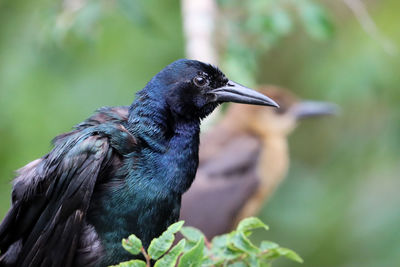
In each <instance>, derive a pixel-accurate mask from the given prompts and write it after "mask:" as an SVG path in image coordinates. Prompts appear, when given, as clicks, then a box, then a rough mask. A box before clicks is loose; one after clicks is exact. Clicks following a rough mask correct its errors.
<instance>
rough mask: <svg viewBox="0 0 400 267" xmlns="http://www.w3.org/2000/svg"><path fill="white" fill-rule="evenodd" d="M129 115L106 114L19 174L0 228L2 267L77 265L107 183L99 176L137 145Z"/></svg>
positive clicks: (120, 110) (63, 138)
mask: <svg viewBox="0 0 400 267" xmlns="http://www.w3.org/2000/svg"><path fill="white" fill-rule="evenodd" d="M125 111H126V112H127V108H126V107H122V108H109V109H106V108H103V109H101V110H100V111H99V112H98V114H96V115H94V116H93V117H91V118H90V119H88V120H87V121H86V122H84V123H82V124H80V125H78V126H77V130H74V131H71V132H70V133H66V134H63V135H61V136H59V137H57V138H56V139H55V140H54V144H55V147H54V148H53V150H52V151H51V152H50V153H49V154H47V155H46V156H44V157H42V158H41V159H38V160H35V161H33V162H31V163H29V164H28V165H26V166H25V167H23V168H22V169H20V170H19V171H18V176H17V177H16V178H15V180H14V186H13V192H12V206H11V208H10V210H9V212H8V213H7V215H6V217H5V218H4V219H3V222H2V223H1V225H0V250H1V252H2V255H0V266H3V265H4V266H57V267H58V266H72V265H73V264H74V260H75V259H74V257H75V255H76V253H77V251H78V250H79V249H80V243H82V242H85V241H84V240H82V239H81V236H80V235H81V233H82V231H86V230H85V229H86V228H88V225H87V224H86V221H85V216H86V213H87V210H88V208H89V205H90V200H91V197H92V194H93V191H94V188H95V185H96V183H98V181H99V180H102V179H107V177H106V178H104V177H100V176H101V175H102V172H103V171H104V169H106V168H111V167H112V166H111V165H112V164H111V163H110V162H114V161H118V160H116V159H115V158H116V155H117V154H118V156H117V157H120V155H121V154H122V155H123V154H124V153H128V152H130V151H131V149H132V148H133V147H134V146H135V144H136V142H135V139H134V138H133V136H131V135H130V133H129V132H128V131H127V130H126V129H125V128H124V126H123V121H124V120H126V117H123V115H124V114H125ZM99 113H102V114H103V115H99ZM96 116H97V117H96ZM107 118H108V119H107ZM121 143H122V144H121ZM110 166H111V167H110ZM107 171H108V172H106V173H110V170H107ZM89 228H90V227H89ZM89 228H88V229H89ZM90 229H91V228H90ZM91 238H92V237H91ZM96 247H99V246H96ZM86 254H87V253H86ZM78 260H79V261H84V260H83V259H78ZM89 260H91V259H89Z"/></svg>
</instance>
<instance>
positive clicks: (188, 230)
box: [180, 226, 204, 243]
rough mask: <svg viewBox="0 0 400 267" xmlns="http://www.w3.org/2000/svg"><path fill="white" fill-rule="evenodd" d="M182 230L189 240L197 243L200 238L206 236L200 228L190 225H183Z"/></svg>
mask: <svg viewBox="0 0 400 267" xmlns="http://www.w3.org/2000/svg"><path fill="white" fill-rule="evenodd" d="M180 232H181V234H182V235H183V236H184V237H185V238H186V239H187V240H189V241H191V242H196V243H197V242H198V241H199V240H200V238H202V237H204V235H203V233H202V232H200V230H198V229H196V228H194V227H190V226H186V227H182V229H181V230H180Z"/></svg>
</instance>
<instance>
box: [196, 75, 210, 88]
mask: <svg viewBox="0 0 400 267" xmlns="http://www.w3.org/2000/svg"><path fill="white" fill-rule="evenodd" d="M193 82H194V84H195V85H196V86H198V87H202V86H204V85H206V84H207V83H208V81H207V79H206V78H205V77H203V76H197V77H195V78H194V79H193Z"/></svg>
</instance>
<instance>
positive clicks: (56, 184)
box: [0, 59, 277, 266]
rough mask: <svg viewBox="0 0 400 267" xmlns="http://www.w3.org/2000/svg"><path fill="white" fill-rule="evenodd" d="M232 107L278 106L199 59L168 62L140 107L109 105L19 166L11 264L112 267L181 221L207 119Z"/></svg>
mask: <svg viewBox="0 0 400 267" xmlns="http://www.w3.org/2000/svg"><path fill="white" fill-rule="evenodd" d="M226 101H233V102H240V103H249V104H257V105H272V106H277V104H276V103H275V102H273V101H272V100H271V99H269V98H267V97H265V96H264V95H261V94H259V93H257V92H254V91H252V90H250V89H248V88H245V87H243V86H241V85H239V84H236V83H234V82H232V81H229V80H228V79H227V78H226V77H225V75H224V74H223V73H222V72H221V71H219V70H218V69H217V68H215V67H213V66H211V65H208V64H204V63H201V62H199V61H194V60H185V59H183V60H178V61H175V62H174V63H172V64H170V65H168V66H167V67H166V68H164V69H163V70H162V71H161V72H159V73H158V74H157V75H155V76H154V77H153V79H152V80H151V81H150V82H149V83H148V84H147V85H146V86H145V88H143V89H142V90H141V91H139V92H138V93H137V95H136V99H135V101H134V102H133V103H132V105H131V106H130V107H114V108H102V109H100V110H99V111H98V112H97V113H96V114H95V115H93V116H92V117H90V118H89V119H88V120H86V121H84V122H83V123H81V124H79V125H77V126H76V128H75V130H73V131H71V132H69V133H66V134H62V135H60V136H58V137H57V138H56V139H55V140H54V142H53V143H54V148H53V150H52V151H51V152H50V153H49V154H47V155H45V156H44V157H42V158H40V159H38V160H35V161H33V162H31V163H30V164H28V165H26V166H25V167H23V168H22V169H21V170H19V172H18V175H17V177H16V179H15V180H14V186H13V193H12V206H11V208H10V210H9V212H8V213H7V215H6V217H5V218H4V220H3V221H2V223H1V225H0V250H1V252H2V254H1V255H0V265H1V266H3V265H4V266H41V265H43V266H94V265H97V266H105V265H109V264H115V263H118V262H120V261H123V260H126V259H128V258H129V255H128V254H127V253H125V252H124V250H123V249H121V248H120V244H121V239H122V238H123V237H126V236H128V235H129V234H131V233H134V234H136V235H137V236H138V237H139V238H140V239H142V240H143V243H144V245H145V246H148V245H149V243H150V241H151V240H152V238H154V237H156V236H158V235H159V234H160V233H162V232H163V231H164V230H165V229H166V228H167V226H168V225H169V224H171V223H173V222H175V221H176V220H178V217H179V210H180V203H181V196H182V194H183V193H184V192H185V191H186V190H187V189H188V188H189V187H190V185H191V183H192V181H193V179H194V177H195V173H196V169H197V165H198V148H199V129H200V120H201V119H202V118H204V117H206V116H207V115H208V114H209V113H211V112H212V111H213V110H214V108H215V107H216V106H217V105H218V104H220V103H222V102H226Z"/></svg>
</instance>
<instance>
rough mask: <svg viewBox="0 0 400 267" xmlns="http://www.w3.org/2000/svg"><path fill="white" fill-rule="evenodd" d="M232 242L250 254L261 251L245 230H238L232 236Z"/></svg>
mask: <svg viewBox="0 0 400 267" xmlns="http://www.w3.org/2000/svg"><path fill="white" fill-rule="evenodd" d="M232 244H233V245H234V246H235V247H236V248H238V249H240V250H241V251H244V252H246V253H248V254H256V253H259V252H260V250H259V249H258V248H257V247H256V246H255V245H254V244H253V243H251V241H250V240H249V239H248V238H247V237H246V236H245V234H244V233H243V232H237V233H236V234H235V235H234V236H233V238H232Z"/></svg>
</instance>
